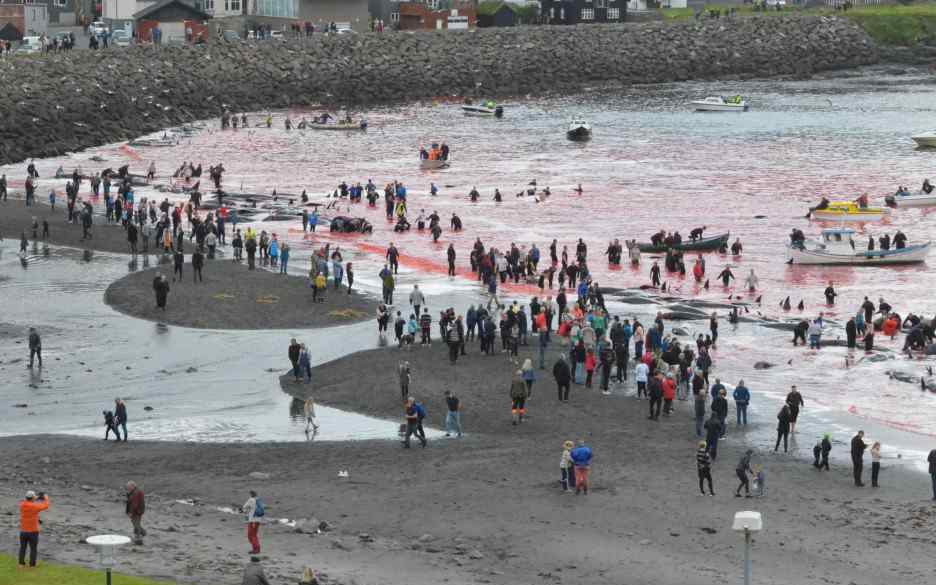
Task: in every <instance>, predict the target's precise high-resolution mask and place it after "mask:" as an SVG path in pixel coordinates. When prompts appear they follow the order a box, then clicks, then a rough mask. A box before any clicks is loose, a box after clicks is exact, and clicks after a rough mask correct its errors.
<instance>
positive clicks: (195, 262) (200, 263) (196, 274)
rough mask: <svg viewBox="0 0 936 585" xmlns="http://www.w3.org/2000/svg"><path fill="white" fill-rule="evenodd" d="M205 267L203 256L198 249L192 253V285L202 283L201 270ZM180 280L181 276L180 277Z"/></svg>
mask: <svg viewBox="0 0 936 585" xmlns="http://www.w3.org/2000/svg"><path fill="white" fill-rule="evenodd" d="M204 267H205V255H204V254H202V253H201V250H200V249H199V248H195V251H194V252H192V283H193V284H194V283H196V282H204V280H203V279H202V268H204ZM180 278H181V275H180Z"/></svg>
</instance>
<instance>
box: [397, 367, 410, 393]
mask: <svg viewBox="0 0 936 585" xmlns="http://www.w3.org/2000/svg"><path fill="white" fill-rule="evenodd" d="M397 374H398V375H399V377H400V400H401V401H402V402H406V399H407V397H408V396H409V388H410V381H411V380H412V378H413V370H412V368H411V367H410V363H409V362H407V361H402V362H400V363H399V364H397Z"/></svg>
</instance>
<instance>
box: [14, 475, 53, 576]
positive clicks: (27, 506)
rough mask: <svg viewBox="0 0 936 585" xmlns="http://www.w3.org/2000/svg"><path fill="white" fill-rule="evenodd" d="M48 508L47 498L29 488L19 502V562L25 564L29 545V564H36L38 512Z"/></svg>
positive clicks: (37, 552) (37, 554) (31, 565)
mask: <svg viewBox="0 0 936 585" xmlns="http://www.w3.org/2000/svg"><path fill="white" fill-rule="evenodd" d="M48 509H49V498H47V497H46V495H45V494H43V493H40V494H39V495H38V496H36V492H34V491H32V490H29V491H28V492H26V499H24V500H23V501H22V502H20V549H19V564H20V565H22V566H25V565H26V547H27V546H28V547H29V566H30V567H35V566H36V557H38V556H39V513H40V512H43V511H45V510H48Z"/></svg>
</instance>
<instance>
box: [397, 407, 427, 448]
mask: <svg viewBox="0 0 936 585" xmlns="http://www.w3.org/2000/svg"><path fill="white" fill-rule="evenodd" d="M404 412H405V414H406V437H405V438H404V439H403V446H404V447H406V448H407V449H409V448H410V437H411V436H415V437H416V438H417V439H419V443H420V444H421V445H422V447H423V448H425V447H426V435H425V434H424V433H423V434H421V433H420V429H421V427H422V422H421V419H420V417H419V414H420V409H419V408H417V405H416V399H415V398H413V397H410V398H408V399H407V400H406V407H405V410H404Z"/></svg>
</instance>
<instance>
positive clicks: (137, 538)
mask: <svg viewBox="0 0 936 585" xmlns="http://www.w3.org/2000/svg"><path fill="white" fill-rule="evenodd" d="M144 512H146V499H145V497H144V496H143V490H141V489H140V488H138V487H137V484H135V483H134V482H132V481H128V482H127V516H129V517H130V523H131V524H133V544H137V545H141V544H143V537H144V536H146V530H145V529H144V528H143V513H144Z"/></svg>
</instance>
